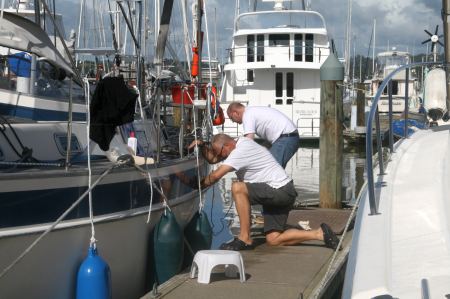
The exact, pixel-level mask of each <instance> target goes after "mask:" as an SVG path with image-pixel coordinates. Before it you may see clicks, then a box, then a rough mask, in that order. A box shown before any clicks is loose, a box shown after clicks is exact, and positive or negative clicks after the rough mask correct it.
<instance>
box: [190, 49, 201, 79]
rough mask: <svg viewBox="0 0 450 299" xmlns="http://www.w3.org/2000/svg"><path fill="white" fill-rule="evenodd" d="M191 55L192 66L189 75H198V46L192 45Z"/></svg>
mask: <svg viewBox="0 0 450 299" xmlns="http://www.w3.org/2000/svg"><path fill="white" fill-rule="evenodd" d="M192 52H193V57H192V66H191V75H192V77H197V76H198V62H199V57H198V47H192Z"/></svg>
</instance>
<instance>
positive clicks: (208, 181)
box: [201, 164, 234, 188]
mask: <svg viewBox="0 0 450 299" xmlns="http://www.w3.org/2000/svg"><path fill="white" fill-rule="evenodd" d="M233 170H234V168H233V167H231V166H229V165H224V164H222V165H220V166H219V167H218V168H217V169H216V170H214V171H213V172H211V173H210V174H209V175H207V176H206V177H204V178H203V179H202V181H201V185H202V188H206V187H208V186H211V185H214V183H216V182H217V181H218V180H220V179H221V178H222V177H223V176H224V175H226V174H227V173H228V172H230V171H233Z"/></svg>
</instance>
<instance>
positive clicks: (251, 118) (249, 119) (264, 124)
mask: <svg viewBox="0 0 450 299" xmlns="http://www.w3.org/2000/svg"><path fill="white" fill-rule="evenodd" d="M242 125H243V126H244V135H246V134H250V133H256V134H257V135H258V136H259V137H261V138H262V139H265V140H267V141H269V142H270V143H274V142H275V140H277V139H278V137H280V135H281V134H289V133H292V132H294V131H295V130H296V129H297V128H296V127H295V125H294V123H293V122H292V121H291V120H290V119H289V118H287V116H286V115H284V114H283V113H282V112H280V111H278V110H276V109H274V108H270V107H260V106H249V107H246V108H245V111H244V115H243V117H242Z"/></svg>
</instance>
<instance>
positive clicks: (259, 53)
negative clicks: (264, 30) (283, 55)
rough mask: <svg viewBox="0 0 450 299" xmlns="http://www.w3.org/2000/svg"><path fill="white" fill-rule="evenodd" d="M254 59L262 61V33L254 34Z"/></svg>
mask: <svg viewBox="0 0 450 299" xmlns="http://www.w3.org/2000/svg"><path fill="white" fill-rule="evenodd" d="M256 61H264V34H258V35H257V36H256Z"/></svg>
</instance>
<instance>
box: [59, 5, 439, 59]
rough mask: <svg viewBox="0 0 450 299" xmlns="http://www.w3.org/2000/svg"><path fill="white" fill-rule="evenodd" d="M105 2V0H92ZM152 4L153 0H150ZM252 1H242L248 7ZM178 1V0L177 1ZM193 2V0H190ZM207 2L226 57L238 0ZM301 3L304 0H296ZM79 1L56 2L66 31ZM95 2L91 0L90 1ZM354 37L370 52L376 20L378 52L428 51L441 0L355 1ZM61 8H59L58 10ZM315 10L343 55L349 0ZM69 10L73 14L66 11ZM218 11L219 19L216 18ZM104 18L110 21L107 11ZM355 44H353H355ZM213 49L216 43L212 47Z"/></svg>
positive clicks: (74, 22) (364, 51) (175, 17)
mask: <svg viewBox="0 0 450 299" xmlns="http://www.w3.org/2000/svg"><path fill="white" fill-rule="evenodd" d="M91 1H97V2H99V3H100V2H102V1H103V2H104V3H107V2H106V0H89V1H88V2H91ZM148 1H150V2H151V3H153V0H148ZM248 1H249V0H241V3H242V6H243V7H244V6H247V4H248ZM112 2H113V1H112ZM175 2H176V3H178V2H179V0H175ZM188 2H192V0H188ZM205 2H206V5H207V13H208V23H209V33H210V41H211V43H212V42H213V41H214V40H215V38H214V23H216V24H217V25H216V26H217V33H218V34H217V48H218V56H224V55H225V53H226V51H225V49H226V48H229V47H230V45H231V34H232V31H231V30H230V28H232V27H233V18H234V10H235V0H205ZM296 2H301V1H296ZM79 3H80V0H64V1H61V2H60V1H58V2H57V10H59V11H64V12H66V13H64V15H65V17H66V16H69V20H68V21H67V25H66V31H67V30H68V29H70V28H74V27H76V26H77V23H78V12H79V10H80V9H79ZM91 3H92V2H91ZM352 3H353V6H352V12H353V13H352V36H353V42H354V45H355V48H356V52H357V53H358V54H364V55H367V53H368V47H369V41H370V36H371V32H372V28H373V22H374V19H376V24H377V25H376V45H375V48H376V51H377V52H378V51H384V50H386V49H387V47H388V45H389V47H391V48H392V47H394V46H395V47H396V48H397V49H398V50H408V51H409V52H411V53H413V54H419V53H424V52H426V47H425V46H422V45H421V42H422V41H423V40H425V39H427V38H428V36H427V35H426V34H425V33H424V31H423V30H424V29H428V30H429V31H432V32H434V29H435V26H436V25H439V33H442V19H441V16H440V15H441V5H442V0H353V2H352ZM58 8H59V9H58ZM311 8H312V10H316V11H318V12H319V13H321V14H322V15H323V16H324V18H325V20H326V23H327V29H328V32H329V35H330V38H333V39H334V40H335V44H336V46H337V49H338V52H339V55H340V56H342V55H343V45H344V37H345V31H346V20H347V8H348V0H311ZM68 11H70V12H72V13H70V14H67V12H68ZM214 11H215V12H216V16H217V17H216V19H217V20H216V22H215V21H214ZM104 18H105V20H109V19H108V18H107V15H106V14H105V17H104ZM172 20H173V22H174V24H177V23H179V22H180V14H179V8H178V6H177V5H175V7H174V12H173V16H172ZM352 47H353V46H352ZM211 48H212V49H211V51H212V52H213V49H214V46H211Z"/></svg>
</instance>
